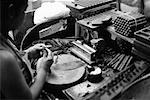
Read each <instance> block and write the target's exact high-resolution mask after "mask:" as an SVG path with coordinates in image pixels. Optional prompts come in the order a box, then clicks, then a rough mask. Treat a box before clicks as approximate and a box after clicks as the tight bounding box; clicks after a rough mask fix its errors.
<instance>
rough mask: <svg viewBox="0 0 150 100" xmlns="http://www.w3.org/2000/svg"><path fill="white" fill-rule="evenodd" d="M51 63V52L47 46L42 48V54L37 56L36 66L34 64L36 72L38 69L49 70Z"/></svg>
mask: <svg viewBox="0 0 150 100" xmlns="http://www.w3.org/2000/svg"><path fill="white" fill-rule="evenodd" d="M52 64H53V55H52V52H51V51H50V50H49V49H48V48H45V49H44V50H43V56H42V57H41V58H39V59H38V61H37V66H36V70H37V74H38V72H40V71H44V72H46V73H47V72H49V70H50V67H51V65H52Z"/></svg>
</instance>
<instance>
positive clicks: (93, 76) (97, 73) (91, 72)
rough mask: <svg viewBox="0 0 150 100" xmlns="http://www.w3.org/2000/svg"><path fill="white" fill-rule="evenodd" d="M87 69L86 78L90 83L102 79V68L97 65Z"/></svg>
mask: <svg viewBox="0 0 150 100" xmlns="http://www.w3.org/2000/svg"><path fill="white" fill-rule="evenodd" d="M87 69H88V76H87V80H88V81H89V82H91V83H99V82H101V81H102V80H103V77H102V70H101V68H99V67H91V68H87Z"/></svg>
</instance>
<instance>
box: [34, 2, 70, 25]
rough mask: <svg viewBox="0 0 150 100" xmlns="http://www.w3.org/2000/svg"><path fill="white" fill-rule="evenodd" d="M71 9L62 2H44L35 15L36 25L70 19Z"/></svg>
mask: <svg viewBox="0 0 150 100" xmlns="http://www.w3.org/2000/svg"><path fill="white" fill-rule="evenodd" d="M69 13H70V9H69V8H67V7H66V5H64V4H63V3H60V2H52V3H51V2H44V3H42V5H41V7H39V8H38V9H36V11H35V13H34V24H40V23H44V22H46V21H50V20H54V19H59V18H65V17H68V16H69Z"/></svg>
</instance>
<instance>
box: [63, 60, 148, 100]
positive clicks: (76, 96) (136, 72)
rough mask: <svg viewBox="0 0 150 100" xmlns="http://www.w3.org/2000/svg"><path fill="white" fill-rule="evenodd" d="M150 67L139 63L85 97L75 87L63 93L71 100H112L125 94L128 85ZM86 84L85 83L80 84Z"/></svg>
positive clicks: (108, 80)
mask: <svg viewBox="0 0 150 100" xmlns="http://www.w3.org/2000/svg"><path fill="white" fill-rule="evenodd" d="M149 66H150V65H149V64H148V63H146V62H144V61H137V62H135V63H134V64H132V65H131V66H129V67H128V68H127V69H125V70H123V71H122V72H120V73H118V74H117V75H115V76H114V77H113V78H109V79H107V81H105V82H104V83H103V84H102V83H100V84H101V85H100V86H99V87H98V88H97V89H94V92H92V93H89V92H87V93H86V94H85V95H80V93H75V89H76V88H75V87H77V86H74V87H71V88H69V89H66V90H64V91H63V92H64V93H65V94H67V95H68V97H70V98H71V100H72V99H73V100H112V99H113V98H114V97H116V96H117V95H118V94H119V93H121V92H123V91H124V90H125V89H126V87H127V86H128V85H130V84H131V83H132V82H133V81H134V80H135V79H137V78H138V77H139V76H140V75H141V74H142V73H143V72H144V71H146V70H147V69H148V67H149ZM82 84H85V83H84V82H83V83H81V84H79V85H82Z"/></svg>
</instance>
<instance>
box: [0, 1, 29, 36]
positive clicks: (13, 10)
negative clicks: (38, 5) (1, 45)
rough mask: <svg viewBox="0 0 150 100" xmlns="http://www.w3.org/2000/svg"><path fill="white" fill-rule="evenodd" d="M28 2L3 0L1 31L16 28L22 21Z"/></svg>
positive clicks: (5, 31) (4, 31)
mask: <svg viewBox="0 0 150 100" xmlns="http://www.w3.org/2000/svg"><path fill="white" fill-rule="evenodd" d="M27 4H28V0H1V29H0V31H1V33H3V34H4V33H7V32H8V31H9V30H15V29H16V28H17V27H18V26H19V25H20V24H21V23H22V21H23V19H24V11H25V9H26V7H27ZM5 35H6V34H5Z"/></svg>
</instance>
